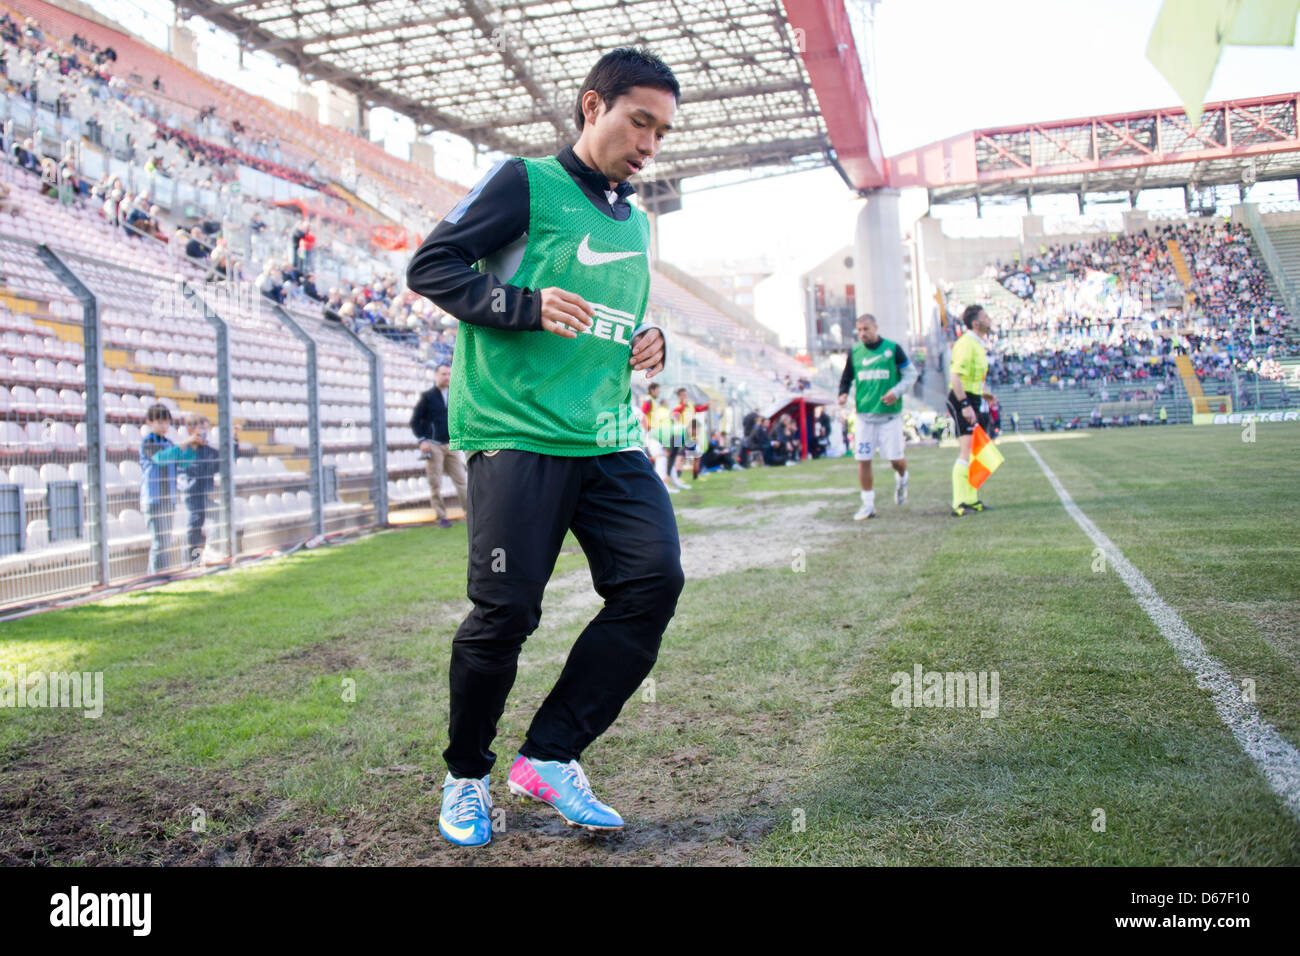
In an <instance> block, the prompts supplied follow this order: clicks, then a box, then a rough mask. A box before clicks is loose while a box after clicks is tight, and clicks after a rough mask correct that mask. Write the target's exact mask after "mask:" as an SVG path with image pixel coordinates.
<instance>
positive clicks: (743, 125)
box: [177, 0, 885, 211]
mask: <svg viewBox="0 0 1300 956" xmlns="http://www.w3.org/2000/svg"><path fill="white" fill-rule="evenodd" d="M177 7H178V8H179V9H180V10H182V11H185V12H188V13H192V14H195V15H197V16H201V17H203V18H204V19H206V20H208V21H209V22H211V23H214V24H216V25H217V26H220V27H222V28H223V29H226V30H229V31H230V32H232V33H233V34H235V35H236V36H237V37H238V38H239V40H240V42H241V43H242V44H243V45H244V49H246V50H250V51H257V50H264V51H267V52H269V53H271V54H273V55H274V56H276V57H277V58H278V59H280V60H281V61H283V62H285V63H288V64H290V65H292V66H294V67H296V68H297V69H298V70H299V71H300V72H301V73H302V74H303V75H304V78H305V79H308V80H326V81H328V82H330V83H332V84H334V85H336V86H338V87H339V88H342V89H345V90H349V91H351V92H353V93H355V94H356V95H357V96H358V97H360V98H361V99H362V100H363V101H364V102H365V103H366V104H367V105H371V106H385V107H389V108H391V109H393V110H395V111H397V112H399V113H402V114H404V115H406V116H409V117H411V118H412V119H413V120H415V121H416V123H417V125H418V128H419V129H420V131H421V132H423V133H429V132H432V131H434V130H445V131H448V132H451V133H455V134H458V135H460V136H463V137H465V138H466V139H468V140H470V141H471V142H473V143H475V144H477V145H479V146H481V147H483V148H486V149H490V150H498V151H501V152H505V153H511V154H518V155H543V154H548V153H553V152H555V151H556V150H557V149H558V148H560V147H561V146H562V145H563V144H565V143H569V142H572V141H573V139H574V138H575V137H576V135H577V134H576V131H575V129H574V125H573V109H574V105H575V103H576V100H577V93H578V86H579V84H580V83H581V82H582V80H583V78H584V77H585V76H586V74H587V73H588V72H589V71H590V69H591V67H592V66H593V65H594V64H595V62H596V60H597V59H598V58H599V57H600V55H602V54H603V53H605V52H608V51H609V50H611V49H613V48H615V47H617V46H623V45H646V46H649V47H650V48H651V49H652V50H654V51H655V52H656V53H657V54H658V55H659V56H661V57H662V58H663V59H664V61H665V62H666V63H668V64H669V66H671V67H672V69H673V71H674V73H675V74H676V76H677V78H678V81H679V83H680V84H681V87H682V99H681V106H680V108H679V109H678V113H677V116H676V118H675V120H674V132H673V133H672V134H671V135H670V136H669V137H668V139H666V140H665V142H664V147H663V149H662V150H661V151H660V153H659V154H658V156H657V157H656V158H655V162H654V164H653V166H652V167H651V168H650V169H649V170H647V175H646V176H644V177H639V178H638V179H634V182H635V183H637V184H638V188H640V183H641V182H642V181H646V180H649V181H651V182H655V183H656V185H657V186H658V187H659V188H651V189H645V190H642V192H643V196H647V198H648V197H649V196H653V195H655V194H656V193H658V194H659V195H663V196H665V197H670V196H672V195H673V194H675V193H677V194H678V195H679V193H678V191H677V188H676V187H677V184H678V182H679V181H680V179H681V178H683V177H686V176H695V175H701V174H704V173H710V172H719V171H726V170H735V169H756V168H759V167H769V166H770V167H784V168H785V169H798V168H805V167H812V166H822V165H826V164H831V165H833V166H835V167H836V168H837V169H838V170H839V171H840V173H841V175H842V176H844V178H845V181H846V182H847V183H848V184H849V185H850V186H851V187H852V188H855V189H858V190H862V189H867V188H871V187H874V186H880V185H884V183H885V176H884V157H883V155H882V153H881V150H880V142H879V137H878V135H877V131H876V124H875V120H874V118H873V116H872V113H871V104H870V101H869V99H868V97H867V91H866V84H865V81H864V79H863V76H862V70H861V66H860V63H859V60H858V55H857V50H856V46H855V45H854V40H853V34H852V31H851V29H850V26H849V19H848V14H847V12H846V10H845V7H844V0H757V2H756V0H691V2H686V0H497V2H491V0H413V2H412V0H177ZM665 211H666V209H665Z"/></svg>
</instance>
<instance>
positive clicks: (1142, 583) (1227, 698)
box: [1022, 442, 1300, 819]
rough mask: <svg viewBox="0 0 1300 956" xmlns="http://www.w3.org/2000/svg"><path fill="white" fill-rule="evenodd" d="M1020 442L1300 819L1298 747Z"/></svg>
mask: <svg viewBox="0 0 1300 956" xmlns="http://www.w3.org/2000/svg"><path fill="white" fill-rule="evenodd" d="M1022 444H1023V445H1024V446H1025V448H1027V449H1029V454H1031V455H1033V456H1034V460H1035V461H1037V462H1038V467H1039V468H1041V469H1043V474H1044V475H1046V476H1047V480H1048V481H1049V482H1051V483H1052V487H1053V488H1054V489H1056V495H1057V497H1058V498H1060V499H1061V504H1063V505H1065V510H1066V512H1067V513H1068V514H1069V515H1070V517H1071V518H1073V519H1074V520H1075V523H1076V524H1078V526H1079V527H1080V528H1082V529H1083V532H1084V534H1086V535H1087V536H1088V537H1089V538H1091V539H1092V541H1093V543H1094V544H1095V545H1097V547H1099V548H1101V549H1102V551H1103V552H1104V553H1105V554H1106V557H1107V559H1108V560H1109V561H1110V563H1111V565H1112V566H1113V567H1114V568H1115V572H1116V573H1117V574H1118V575H1119V576H1120V579H1121V580H1122V581H1123V582H1124V583H1125V584H1126V585H1127V586H1128V589H1129V591H1131V592H1132V594H1133V596H1134V597H1135V598H1137V602H1138V604H1140V605H1142V609H1143V610H1145V611H1146V612H1147V614H1148V615H1150V617H1151V620H1152V621H1153V622H1154V623H1155V625H1156V627H1158V628H1160V632H1161V633H1162V634H1164V636H1165V640H1167V641H1168V642H1169V643H1170V644H1171V645H1172V646H1173V648H1174V651H1175V653H1177V654H1178V659H1179V661H1180V662H1181V663H1182V665H1183V666H1184V667H1186V668H1187V669H1188V670H1189V671H1191V673H1192V675H1193V676H1194V677H1195V678H1196V683H1197V685H1199V686H1200V687H1202V688H1203V689H1205V690H1208V691H1210V693H1211V694H1212V695H1213V699H1214V709H1215V710H1217V711H1218V712H1219V717H1220V718H1222V720H1223V722H1224V723H1225V724H1227V725H1228V729H1229V730H1231V731H1232V735H1233V736H1234V737H1236V738H1237V743H1239V744H1240V745H1241V749H1242V750H1244V751H1246V756H1248V757H1250V759H1251V760H1253V761H1254V762H1255V766H1257V767H1258V768H1259V770H1260V772H1261V773H1262V774H1263V775H1264V779H1265V780H1267V781H1268V785H1269V786H1270V787H1272V788H1273V791H1274V792H1275V793H1276V794H1277V795H1278V796H1279V797H1281V798H1282V802H1283V803H1284V804H1286V808H1287V809H1288V810H1290V811H1291V813H1292V814H1293V815H1294V816H1295V817H1296V818H1297V819H1300V751H1297V750H1296V748H1295V747H1293V746H1292V745H1291V743H1290V741H1288V740H1287V739H1286V738H1285V737H1283V736H1282V735H1281V734H1280V733H1278V731H1277V728H1276V727H1274V726H1273V725H1272V724H1267V723H1264V721H1262V720H1260V717H1259V711H1258V710H1257V709H1256V708H1255V705H1254V704H1253V703H1251V702H1249V701H1247V700H1245V699H1243V694H1242V689H1241V687H1240V686H1239V685H1238V684H1236V683H1234V681H1233V679H1232V675H1231V674H1229V673H1228V671H1227V670H1226V669H1225V668H1224V666H1223V665H1222V664H1220V663H1219V662H1218V661H1217V660H1215V659H1214V658H1213V657H1211V656H1210V655H1209V654H1208V653H1206V651H1205V645H1204V644H1202V643H1201V639H1200V638H1199V637H1197V636H1196V635H1195V634H1193V633H1192V629H1191V628H1190V627H1188V626H1187V624H1186V622H1185V621H1183V619H1182V617H1181V616H1180V615H1179V614H1178V612H1177V611H1175V610H1174V609H1173V608H1172V607H1170V606H1169V605H1168V604H1166V603H1165V601H1164V599H1163V598H1161V597H1160V595H1159V594H1157V593H1156V589H1155V588H1153V587H1152V586H1151V582H1149V581H1148V580H1147V579H1146V578H1145V577H1144V576H1143V574H1142V572H1141V571H1139V570H1138V569H1137V568H1135V567H1134V566H1133V565H1132V564H1131V563H1129V560H1128V559H1127V558H1125V557H1124V554H1123V552H1122V551H1120V549H1119V548H1117V547H1115V544H1114V542H1112V541H1111V540H1110V538H1108V537H1106V536H1105V535H1104V534H1102V532H1101V530H1100V529H1099V528H1098V527H1097V526H1096V525H1095V524H1093V523H1092V521H1091V520H1090V519H1089V518H1088V516H1087V515H1085V514H1084V513H1083V512H1082V511H1081V510H1080V509H1079V506H1078V505H1076V504H1075V503H1074V499H1073V498H1071V497H1070V493H1069V492H1068V491H1066V490H1065V486H1064V485H1062V484H1061V482H1060V480H1059V479H1058V478H1057V477H1056V475H1055V474H1053V472H1052V469H1050V468H1048V467H1047V462H1045V461H1043V459H1042V456H1040V455H1039V454H1038V452H1036V451H1035V450H1034V446H1033V445H1031V444H1029V443H1028V442H1022Z"/></svg>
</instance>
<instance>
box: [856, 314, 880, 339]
mask: <svg viewBox="0 0 1300 956" xmlns="http://www.w3.org/2000/svg"><path fill="white" fill-rule="evenodd" d="M858 338H859V339H860V340H861V341H862V344H863V345H875V344H876V342H877V341H879V339H880V333H879V331H878V330H877V328H876V323H875V322H872V321H871V320H870V319H859V320H858Z"/></svg>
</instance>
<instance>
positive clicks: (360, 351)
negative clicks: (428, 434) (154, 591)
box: [0, 207, 427, 607]
mask: <svg viewBox="0 0 1300 956" xmlns="http://www.w3.org/2000/svg"><path fill="white" fill-rule="evenodd" d="M52 208H53V207H52ZM76 228H77V227H76V226H75V224H74V226H72V227H69V229H70V230H71V231H70V232H58V233H57V234H58V236H59V239H58V241H57V242H53V241H52V242H49V243H42V242H38V241H33V238H32V237H31V236H30V235H25V236H8V235H4V234H0V606H6V607H9V606H14V605H21V604H28V603H32V602H36V601H40V600H44V599H48V598H53V597H56V596H63V595H67V594H70V593H74V592H81V591H91V590H94V589H96V588H110V587H116V586H119V585H130V584H134V583H137V582H140V581H142V580H144V579H147V578H148V577H149V576H150V575H158V576H160V577H159V579H160V580H161V579H163V578H162V577H161V576H165V575H174V574H177V573H183V572H189V571H200V570H204V569H214V568H219V567H223V566H228V565H230V564H232V563H234V562H237V561H239V560H241V559H244V558H248V557H253V556H257V555H264V554H267V553H271V552H276V551H284V550H288V549H293V548H296V547H299V546H301V545H303V544H305V543H312V542H315V541H319V540H321V539H322V538H328V537H330V536H332V535H338V534H343V533H350V532H355V531H357V530H360V529H365V528H369V527H373V526H376V525H383V524H385V523H386V522H387V520H388V507H389V488H390V475H389V470H388V469H389V465H388V461H389V454H388V441H389V440H390V439H391V440H393V441H395V442H397V443H398V446H399V450H400V451H401V452H402V453H403V454H405V453H406V452H408V451H409V450H410V446H411V445H413V444H414V439H413V436H409V428H405V426H406V418H405V417H404V418H403V419H402V420H401V422H400V425H401V427H400V428H397V427H395V428H394V429H389V428H388V426H387V420H388V418H389V417H392V416H395V415H398V414H402V415H404V416H409V414H410V409H409V408H405V407H404V406H406V405H408V404H413V401H414V397H417V396H418V389H419V388H420V387H422V385H423V383H421V382H420V375H421V374H422V373H423V371H424V370H423V369H421V367H420V366H419V365H418V364H417V363H415V361H414V359H413V358H410V357H407V356H401V357H400V361H398V360H395V365H399V366H401V363H402V362H405V363H409V365H407V366H401V367H400V368H399V369H398V370H397V372H396V373H395V377H394V378H393V379H391V380H390V381H389V382H388V383H386V382H385V367H384V365H385V363H384V361H383V359H382V358H381V357H380V356H379V355H378V354H376V353H375V351H374V350H373V349H372V348H371V347H370V346H368V345H367V344H365V343H363V342H361V341H360V340H359V339H357V338H356V337H355V336H354V335H352V333H351V332H349V331H348V330H346V329H343V328H341V327H339V326H337V325H333V324H330V323H326V322H324V321H323V320H322V319H321V318H320V317H319V316H318V315H315V314H313V313H311V312H306V311H301V310H297V309H296V307H295V311H293V312H289V311H285V310H283V309H282V308H281V307H280V306H278V305H276V304H275V303H273V302H271V301H270V300H268V299H266V298H264V297H263V296H261V295H260V294H258V293H257V292H256V290H255V289H253V288H252V287H251V285H249V284H247V283H240V282H232V281H226V280H220V281H205V279H206V278H207V277H206V275H205V274H204V273H203V272H201V271H199V270H196V269H193V268H183V269H181V271H180V272H177V273H170V272H168V271H166V269H165V268H163V267H159V263H158V260H156V259H154V258H151V257H150V256H149V255H147V254H145V253H143V252H141V251H140V250H139V248H138V247H135V246H132V245H131V244H132V243H134V242H135V240H131V239H127V238H123V237H122V236H121V235H120V234H116V235H113V234H109V233H105V232H102V231H100V229H99V227H95V228H90V227H87V231H86V232H85V233H84V236H83V238H84V240H85V241H84V244H77V243H74V242H73V241H70V240H73V239H75V238H76V237H77V235H79V234H78V233H76ZM35 231H37V232H39V231H40V230H39V229H38V230H35ZM47 231H51V232H57V231H53V230H47ZM123 243H125V244H127V246H128V249H130V250H132V251H131V252H130V255H129V256H127V257H126V258H122V256H124V255H125V254H124V253H122V250H121V248H120V247H121V244H123ZM111 244H117V245H116V246H111ZM74 246H76V248H74ZM406 351H409V350H406ZM386 395H393V396H397V398H396V401H395V404H394V405H393V407H392V408H391V409H390V408H388V407H386V406H385V396H386ZM403 429H404V430H405V431H406V432H407V435H408V436H409V437H403V436H402V435H401V434H400V432H401V431H402V430H403ZM403 477H405V476H404V475H403ZM426 501H427V498H426Z"/></svg>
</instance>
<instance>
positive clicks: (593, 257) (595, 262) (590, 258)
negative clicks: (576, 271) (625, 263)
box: [578, 233, 643, 266]
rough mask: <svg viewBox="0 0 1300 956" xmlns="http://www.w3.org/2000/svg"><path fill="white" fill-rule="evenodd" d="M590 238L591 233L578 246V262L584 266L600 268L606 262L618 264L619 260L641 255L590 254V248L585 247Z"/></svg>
mask: <svg viewBox="0 0 1300 956" xmlns="http://www.w3.org/2000/svg"><path fill="white" fill-rule="evenodd" d="M590 238H591V233H587V234H586V235H585V236H583V237H582V243H581V244H580V245H579V246H578V261H579V262H581V263H582V264H583V265H584V266H600V265H604V264H605V263H606V262H618V260H619V259H629V258H631V257H632V256H639V255H643V253H640V252H592V251H591V247H590V246H589V245H587V240H588V239H590Z"/></svg>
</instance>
